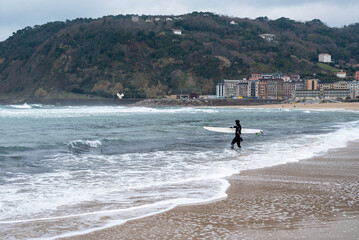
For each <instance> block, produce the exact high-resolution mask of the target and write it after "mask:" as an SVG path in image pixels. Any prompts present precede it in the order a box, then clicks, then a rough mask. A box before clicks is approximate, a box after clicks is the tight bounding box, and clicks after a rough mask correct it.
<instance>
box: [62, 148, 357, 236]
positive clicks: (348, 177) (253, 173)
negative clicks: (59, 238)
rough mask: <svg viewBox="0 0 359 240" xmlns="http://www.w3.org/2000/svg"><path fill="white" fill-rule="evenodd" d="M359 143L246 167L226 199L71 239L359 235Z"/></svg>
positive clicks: (231, 187)
mask: <svg viewBox="0 0 359 240" xmlns="http://www.w3.org/2000/svg"><path fill="white" fill-rule="evenodd" d="M358 146H359V142H352V143H350V144H349V146H347V147H345V148H340V149H335V150H332V151H329V152H328V153H326V154H324V155H322V156H318V157H315V158H312V159H308V160H303V161H300V162H297V163H290V164H284V165H279V166H275V167H270V168H265V169H257V170H247V171H243V172H242V173H240V174H238V175H233V176H231V177H230V178H229V179H228V180H229V181H230V184H231V186H230V187H229V189H228V190H227V194H228V197H227V198H226V199H224V200H220V201H217V202H213V203H209V204H203V205H194V206H179V207H176V208H175V209H173V210H170V211H168V212H165V213H162V214H158V215H154V216H150V217H146V218H142V219H138V220H134V221H129V222H127V223H125V224H123V225H120V226H116V227H112V228H109V229H105V230H101V231H97V232H93V233H90V234H86V235H81V236H77V237H71V238H66V239H359V207H358V206H359V185H358V182H359V174H358V172H359V148H358Z"/></svg>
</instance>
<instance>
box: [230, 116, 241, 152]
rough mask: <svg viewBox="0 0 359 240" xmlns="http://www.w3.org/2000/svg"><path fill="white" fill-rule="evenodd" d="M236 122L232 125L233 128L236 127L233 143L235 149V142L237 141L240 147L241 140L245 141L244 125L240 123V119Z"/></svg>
mask: <svg viewBox="0 0 359 240" xmlns="http://www.w3.org/2000/svg"><path fill="white" fill-rule="evenodd" d="M235 123H236V125H235V126H233V127H231V128H235V129H236V131H235V137H234V138H233V140H232V143H231V148H232V149H233V147H234V144H235V143H237V146H238V147H239V148H240V147H241V142H242V141H243V139H242V138H241V133H242V126H241V124H240V123H239V120H236V121H235Z"/></svg>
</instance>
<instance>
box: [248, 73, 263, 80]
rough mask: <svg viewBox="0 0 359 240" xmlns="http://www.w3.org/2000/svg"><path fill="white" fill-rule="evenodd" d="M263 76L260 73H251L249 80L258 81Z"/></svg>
mask: <svg viewBox="0 0 359 240" xmlns="http://www.w3.org/2000/svg"><path fill="white" fill-rule="evenodd" d="M262 76H263V74H262V73H252V74H251V76H250V78H249V80H259V79H261V78H262Z"/></svg>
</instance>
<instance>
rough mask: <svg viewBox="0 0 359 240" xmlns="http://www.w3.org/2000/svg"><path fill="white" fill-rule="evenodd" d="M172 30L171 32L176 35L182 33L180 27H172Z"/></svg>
mask: <svg viewBox="0 0 359 240" xmlns="http://www.w3.org/2000/svg"><path fill="white" fill-rule="evenodd" d="M172 32H173V34H176V35H182V30H180V29H172Z"/></svg>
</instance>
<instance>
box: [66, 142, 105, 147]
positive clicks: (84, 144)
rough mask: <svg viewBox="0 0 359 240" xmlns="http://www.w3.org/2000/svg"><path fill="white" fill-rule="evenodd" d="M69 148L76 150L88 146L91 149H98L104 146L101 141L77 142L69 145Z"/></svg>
mask: <svg viewBox="0 0 359 240" xmlns="http://www.w3.org/2000/svg"><path fill="white" fill-rule="evenodd" d="M67 145H68V146H69V147H72V148H76V147H82V146H88V147H91V148H98V147H100V146H101V145H102V143H101V141H100V140H93V141H91V140H75V141H72V142H70V143H68V144H67Z"/></svg>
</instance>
